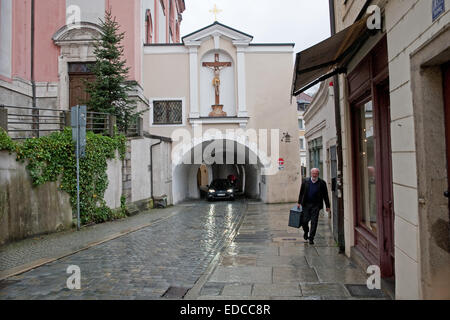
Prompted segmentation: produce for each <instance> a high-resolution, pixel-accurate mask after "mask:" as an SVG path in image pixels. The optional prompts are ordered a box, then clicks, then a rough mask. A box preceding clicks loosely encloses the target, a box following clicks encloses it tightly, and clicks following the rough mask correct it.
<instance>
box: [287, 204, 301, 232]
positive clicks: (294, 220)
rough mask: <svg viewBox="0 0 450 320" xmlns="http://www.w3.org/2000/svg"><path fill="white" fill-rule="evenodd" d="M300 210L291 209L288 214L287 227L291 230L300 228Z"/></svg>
mask: <svg viewBox="0 0 450 320" xmlns="http://www.w3.org/2000/svg"><path fill="white" fill-rule="evenodd" d="M302 212H303V210H302V209H299V208H297V206H295V207H293V208H292V209H291V211H290V212H289V227H292V228H300V225H301V221H302Z"/></svg>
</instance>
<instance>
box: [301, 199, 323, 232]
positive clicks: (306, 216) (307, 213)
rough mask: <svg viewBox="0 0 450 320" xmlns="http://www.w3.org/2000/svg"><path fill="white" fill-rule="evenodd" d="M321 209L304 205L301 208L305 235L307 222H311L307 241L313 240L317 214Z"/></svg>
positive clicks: (317, 218) (307, 230)
mask: <svg viewBox="0 0 450 320" xmlns="http://www.w3.org/2000/svg"><path fill="white" fill-rule="evenodd" d="M321 209H322V208H321V207H320V206H318V205H314V204H306V205H304V206H303V214H302V227H303V231H305V233H308V232H309V231H310V230H309V226H308V224H309V222H310V221H311V232H310V233H309V239H310V240H314V237H315V236H316V231H317V224H318V223H319V213H320V210H321Z"/></svg>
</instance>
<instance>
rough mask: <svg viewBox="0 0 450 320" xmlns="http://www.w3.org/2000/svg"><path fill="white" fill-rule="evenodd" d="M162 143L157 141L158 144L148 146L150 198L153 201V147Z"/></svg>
mask: <svg viewBox="0 0 450 320" xmlns="http://www.w3.org/2000/svg"><path fill="white" fill-rule="evenodd" d="M161 143H162V140H161V139H159V142H158V143H155V144H152V145H151V146H150V184H151V188H152V190H151V193H150V194H151V198H152V200H153V147H156V146H158V145H160V144H161Z"/></svg>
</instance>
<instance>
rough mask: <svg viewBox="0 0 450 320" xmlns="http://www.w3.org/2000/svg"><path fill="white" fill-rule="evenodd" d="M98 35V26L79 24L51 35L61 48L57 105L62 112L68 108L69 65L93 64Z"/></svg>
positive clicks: (86, 23)
mask: <svg viewBox="0 0 450 320" xmlns="http://www.w3.org/2000/svg"><path fill="white" fill-rule="evenodd" d="M100 34H101V30H100V26H99V25H97V24H95V23H91V22H81V23H78V24H71V25H65V26H64V27H62V28H61V29H59V30H58V31H57V32H56V33H55V34H54V35H53V42H54V43H55V44H56V45H57V46H59V47H60V48H61V54H60V56H59V58H58V74H59V95H58V97H59V101H58V105H59V106H60V108H61V109H62V110H68V109H69V107H70V102H69V101H70V89H69V88H70V80H69V63H87V62H95V61H96V58H95V55H94V41H95V39H96V38H98V37H99V36H100Z"/></svg>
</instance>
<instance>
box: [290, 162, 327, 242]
mask: <svg viewBox="0 0 450 320" xmlns="http://www.w3.org/2000/svg"><path fill="white" fill-rule="evenodd" d="M319 173H320V171H319V169H317V168H314V169H312V170H311V177H310V178H306V179H304V180H303V182H302V186H301V188H300V195H299V196H298V204H297V207H298V208H300V207H302V209H303V219H302V220H303V221H302V227H303V231H305V234H304V235H303V238H304V239H305V240H309V244H314V236H315V235H316V230H317V223H318V222H319V212H320V210H321V209H323V203H324V202H325V206H326V208H327V212H330V200H329V198H328V188H327V184H326V182H325V181H323V180H322V179H320V178H319ZM309 221H311V232H309V231H310V230H309V226H308V224H309ZM308 233H309V234H308Z"/></svg>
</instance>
